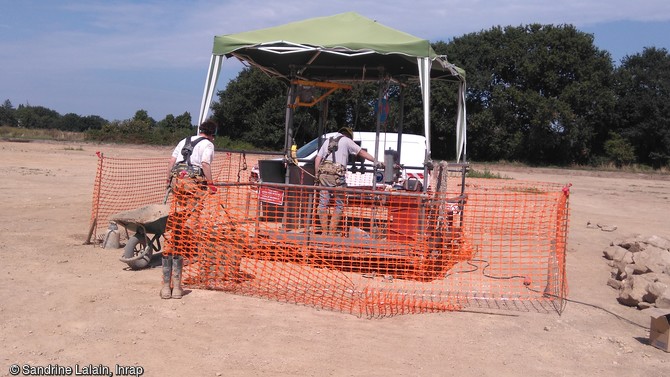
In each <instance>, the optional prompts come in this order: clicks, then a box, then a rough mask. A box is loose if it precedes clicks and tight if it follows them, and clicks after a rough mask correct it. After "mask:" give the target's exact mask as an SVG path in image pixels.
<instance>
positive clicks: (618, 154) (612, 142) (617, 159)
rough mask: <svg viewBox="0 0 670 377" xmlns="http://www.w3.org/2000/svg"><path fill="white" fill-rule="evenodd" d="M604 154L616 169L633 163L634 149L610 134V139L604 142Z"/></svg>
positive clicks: (616, 135)
mask: <svg viewBox="0 0 670 377" xmlns="http://www.w3.org/2000/svg"><path fill="white" fill-rule="evenodd" d="M605 153H606V154H607V157H608V158H609V159H610V160H612V162H614V164H616V166H617V167H622V166H623V165H628V164H631V163H633V162H635V148H633V146H632V145H631V144H630V143H629V142H628V141H627V140H626V139H624V138H623V137H621V135H619V134H617V133H614V132H610V138H609V140H607V141H606V142H605Z"/></svg>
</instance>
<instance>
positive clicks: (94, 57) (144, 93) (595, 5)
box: [0, 0, 670, 122]
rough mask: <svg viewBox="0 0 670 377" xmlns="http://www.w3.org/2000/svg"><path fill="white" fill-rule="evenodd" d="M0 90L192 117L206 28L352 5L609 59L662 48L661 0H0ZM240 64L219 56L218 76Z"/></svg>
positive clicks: (426, 25) (253, 24) (208, 39)
mask: <svg viewBox="0 0 670 377" xmlns="http://www.w3.org/2000/svg"><path fill="white" fill-rule="evenodd" d="M0 9H2V10H1V11H0V102H4V101H5V100H6V99H9V100H10V101H11V102H12V105H14V107H17V106H18V105H19V104H30V105H33V106H45V107H48V108H50V109H53V110H56V111H58V112H59V113H60V114H63V115H64V114H67V113H75V114H79V115H82V116H85V115H100V116H102V117H103V118H105V119H107V120H123V119H128V118H132V117H133V115H134V114H135V112H136V111H137V110H139V109H144V110H146V111H147V112H148V113H149V116H151V117H153V118H154V119H156V120H161V119H163V118H165V116H166V115H167V114H174V115H179V114H182V113H184V112H185V111H188V112H190V113H191V116H192V118H193V121H194V122H195V121H196V119H197V117H198V111H199V110H198V109H199V107H200V101H201V98H202V91H203V88H204V84H205V75H206V72H207V68H208V64H209V58H210V55H211V50H212V42H213V38H214V36H215V35H223V34H232V33H238V32H243V31H248V30H254V29H259V28H265V27H272V26H277V25H281V24H284V23H287V22H292V21H298V20H302V19H306V18H311V17H320V16H329V15H333V14H337V13H343V12H349V11H354V12H358V13H360V14H362V15H363V16H365V17H368V18H372V19H375V20H377V21H378V22H380V23H382V24H384V25H386V26H389V27H392V28H395V29H398V30H402V31H404V32H407V33H410V34H413V35H415V36H417V37H422V38H426V39H429V40H431V41H440V40H441V41H445V42H446V41H449V40H450V39H452V38H454V37H459V36H461V35H463V34H467V33H472V32H479V31H482V30H487V29H489V28H491V27H493V26H497V25H501V26H507V25H512V26H518V25H526V24H530V23H541V24H554V25H561V24H572V25H574V26H575V27H577V29H579V30H581V31H584V32H587V33H590V34H593V35H594V38H595V44H596V46H597V47H598V48H601V49H603V50H607V51H609V52H610V53H611V54H612V58H613V61H614V63H615V64H618V62H619V61H620V60H621V58H623V57H624V56H626V55H633V54H637V53H641V52H642V51H643V48H644V47H652V46H654V47H658V48H665V49H668V50H670V1H668V0H638V1H635V2H630V1H621V0H551V1H549V0H470V1H462V0H461V1H454V0H441V1H427V0H413V1H407V0H386V1H383V2H382V1H368V0H331V1H317V0H312V1H305V0H282V1H270V0H232V1H231V0H217V1H210V0H194V1H180V0H155V1H131V0H121V1H115V0H104V1H97V0H59V1H50V0H42V1H37V0H32V1H31V0H19V1H15V0H0ZM240 68H241V65H240V64H239V63H237V62H233V61H229V62H227V63H226V65H225V66H224V69H223V72H222V74H223V76H222V78H221V79H220V81H219V85H218V88H219V89H223V88H225V85H226V83H227V82H228V80H230V79H231V78H233V77H235V75H236V74H237V72H239V70H240Z"/></svg>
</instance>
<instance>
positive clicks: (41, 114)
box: [15, 105, 61, 129]
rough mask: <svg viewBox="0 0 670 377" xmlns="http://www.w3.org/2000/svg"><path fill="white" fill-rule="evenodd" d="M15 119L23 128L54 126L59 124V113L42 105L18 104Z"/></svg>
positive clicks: (47, 127) (56, 126)
mask: <svg viewBox="0 0 670 377" xmlns="http://www.w3.org/2000/svg"><path fill="white" fill-rule="evenodd" d="M15 114H16V120H17V123H18V126H19V127H23V128H46V129H49V128H55V129H58V126H59V125H60V118H61V115H60V114H59V113H58V112H57V111H55V110H51V109H48V108H46V107H43V106H30V105H19V107H18V108H17V109H16V113H15Z"/></svg>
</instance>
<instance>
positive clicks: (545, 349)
mask: <svg viewBox="0 0 670 377" xmlns="http://www.w3.org/2000/svg"><path fill="white" fill-rule="evenodd" d="M96 151H102V152H104V153H105V155H106V156H110V157H111V156H115V157H121V156H127V157H141V156H153V157H158V156H167V155H168V154H169V153H170V149H169V148H142V147H119V146H111V145H94V144H81V143H57V142H29V143H18V142H7V141H0V161H2V165H3V166H4V168H2V178H1V179H0V193H1V194H2V198H3V201H2V207H1V208H2V211H0V255H1V256H2V262H1V263H0V375H2V376H4V375H10V372H11V368H12V365H14V364H17V365H18V366H19V367H20V368H22V369H21V372H23V371H24V369H26V367H25V366H26V365H28V366H48V365H56V364H57V365H59V366H61V367H71V368H73V373H72V374H73V375H74V374H75V372H76V371H77V370H76V369H75V368H78V370H79V372H83V371H86V370H87V369H86V368H89V369H88V370H93V371H95V370H96V369H95V368H100V369H97V370H102V366H106V367H109V368H110V371H111V373H112V374H113V375H117V374H116V370H115V368H116V365H121V366H136V367H137V366H139V367H142V368H143V372H144V375H145V376H445V375H454V376H496V377H499V376H521V375H524V376H618V375H621V376H626V375H635V376H648V377H652V376H668V375H670V354H668V353H665V352H663V351H660V350H658V349H656V348H653V347H651V346H649V345H648V344H647V336H648V326H649V316H648V315H647V314H646V313H644V312H643V311H638V310H636V309H634V308H628V307H625V306H622V305H620V304H618V302H617V301H616V292H615V291H614V290H613V289H612V288H610V287H608V286H607V285H606V282H607V279H608V277H609V270H610V268H609V267H608V266H607V264H606V261H605V260H604V259H603V258H602V250H603V249H604V248H605V247H606V246H608V245H609V243H610V241H612V240H614V239H616V238H620V237H623V236H626V235H632V234H642V235H659V236H664V237H670V227H669V226H668V224H669V222H670V221H669V220H670V219H669V214H670V177H668V176H665V177H660V178H659V177H658V176H655V177H654V176H645V175H637V174H624V173H604V172H586V171H575V170H557V169H530V168H512V167H510V168H505V169H504V170H503V169H501V168H494V167H492V168H491V169H493V170H494V171H498V172H500V173H502V174H503V175H505V176H508V177H511V178H515V179H523V180H532V181H542V182H559V183H572V184H573V186H572V191H571V193H572V194H571V197H570V208H571V217H570V231H569V241H568V257H567V263H568V283H569V287H570V295H569V298H570V299H571V300H576V301H580V302H583V303H586V304H588V305H585V304H581V303H576V302H569V303H568V304H567V307H566V309H565V311H564V312H563V314H562V315H560V316H559V315H558V314H555V313H554V314H545V313H537V312H505V311H501V312H486V313H482V312H476V311H462V312H450V313H437V314H422V315H403V316H396V317H391V318H383V319H368V318H358V317H355V316H352V315H348V314H342V313H337V312H329V311H323V310H316V309H314V308H311V307H306V306H299V305H293V304H285V303H279V302H274V301H268V300H265V299H261V298H252V297H242V296H236V295H232V294H228V293H224V292H214V291H204V290H193V291H192V292H190V294H188V295H186V296H185V297H184V298H183V299H181V300H161V299H160V298H159V296H158V291H159V288H160V287H159V286H160V270H159V269H149V270H142V271H129V270H126V269H125V267H126V266H125V264H123V263H121V262H119V261H118V257H119V256H120V254H121V252H120V251H116V250H105V249H102V248H100V247H94V246H91V245H83V241H84V240H85V239H86V234H87V232H88V227H89V219H90V211H91V199H92V190H93V182H94V176H95V170H96V161H97V160H96V157H95V152H96ZM475 167H476V168H478V169H481V168H483V167H482V166H476V165H475ZM589 221H590V222H592V223H601V224H606V225H612V226H616V227H617V230H616V231H614V232H605V231H602V230H600V229H592V228H587V227H586V224H587V222H589ZM598 307H601V308H604V309H606V310H607V311H610V312H612V313H614V314H616V315H614V314H611V313H608V312H606V311H605V310H602V309H599V308H598ZM91 366H93V367H94V368H91ZM21 375H23V374H21Z"/></svg>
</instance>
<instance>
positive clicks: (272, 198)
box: [258, 187, 284, 206]
mask: <svg viewBox="0 0 670 377" xmlns="http://www.w3.org/2000/svg"><path fill="white" fill-rule="evenodd" d="M258 196H259V198H260V200H261V201H262V202H265V203H272V204H276V205H278V206H281V205H284V191H283V190H277V189H273V188H269V187H261V188H260V190H259V191H258Z"/></svg>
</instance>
